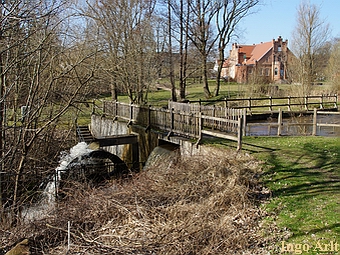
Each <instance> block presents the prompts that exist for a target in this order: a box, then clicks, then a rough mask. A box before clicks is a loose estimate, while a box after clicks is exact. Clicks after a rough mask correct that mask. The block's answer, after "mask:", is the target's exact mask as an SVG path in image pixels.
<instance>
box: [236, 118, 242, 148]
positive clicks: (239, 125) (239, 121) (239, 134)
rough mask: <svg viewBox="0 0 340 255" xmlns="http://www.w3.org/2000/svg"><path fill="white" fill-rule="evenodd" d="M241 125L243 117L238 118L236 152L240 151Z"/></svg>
mask: <svg viewBox="0 0 340 255" xmlns="http://www.w3.org/2000/svg"><path fill="white" fill-rule="evenodd" d="M242 125H243V117H242V116H241V117H239V118H238V128H237V129H238V131H237V150H238V151H240V150H242V133H243V131H242V129H243V128H242Z"/></svg>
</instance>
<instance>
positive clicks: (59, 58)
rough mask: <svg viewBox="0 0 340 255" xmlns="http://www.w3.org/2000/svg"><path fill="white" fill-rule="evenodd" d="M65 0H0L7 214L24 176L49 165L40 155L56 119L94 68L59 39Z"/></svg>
mask: <svg viewBox="0 0 340 255" xmlns="http://www.w3.org/2000/svg"><path fill="white" fill-rule="evenodd" d="M69 3H70V2H69V1H57V2H55V1H44V0H39V1H38V0H37V1H21V0H17V1H8V2H7V1H6V2H5V3H2V7H3V9H2V23H1V27H0V33H1V35H2V38H1V40H2V44H1V47H2V48H1V52H0V56H1V69H0V70H1V74H0V77H1V88H2V89H1V91H2V97H1V98H0V100H1V103H2V105H3V107H2V109H1V110H2V116H1V117H2V120H3V121H2V123H1V124H2V125H1V127H0V128H1V133H2V135H3V136H2V141H4V142H3V145H2V155H3V157H2V158H1V160H0V161H1V163H2V166H3V169H2V171H4V172H6V174H8V175H11V176H14V178H13V186H12V190H11V195H7V200H8V201H7V205H9V204H10V205H11V206H12V208H13V212H17V209H18V208H19V206H20V205H21V202H23V201H24V200H25V199H26V198H27V196H25V194H26V193H27V192H28V190H26V189H27V188H28V186H27V185H24V184H25V180H26V179H27V178H26V177H25V176H30V175H33V174H36V173H38V172H39V171H45V168H46V167H48V166H49V164H51V165H53V163H52V162H49V161H48V157H45V156H44V153H46V154H48V153H49V151H50V150H51V148H52V147H53V146H54V144H53V137H54V134H55V130H56V127H57V124H58V121H59V119H60V117H61V116H62V115H63V114H65V113H66V112H67V111H68V110H69V109H70V108H72V107H73V106H74V104H75V103H76V101H79V99H81V97H82V93H83V92H84V91H85V90H86V88H85V86H86V84H87V83H88V81H89V80H90V79H91V78H92V74H93V72H94V68H95V64H94V63H95V61H93V56H94V55H95V52H92V51H87V50H84V48H81V44H78V45H77V44H75V43H71V41H70V40H66V41H67V43H65V44H63V43H62V41H63V38H62V35H63V34H65V33H61V30H60V29H61V27H62V26H64V25H66V23H67V20H68V18H66V17H64V16H63V15H62V13H63V11H64V10H65V9H66V8H67V7H68V4H69ZM64 23H65V24H64ZM64 32H65V31H64ZM94 50H95V49H94ZM90 58H92V60H89V59H90ZM5 109H6V113H7V114H4V112H5V111H4V110H5ZM20 110H21V111H20ZM7 117H8V118H7ZM46 154H45V155H46ZM37 169H39V170H37ZM52 169H53V168H52ZM30 188H31V187H30ZM29 191H30V192H31V190H29ZM7 193H9V191H7ZM15 215H17V214H15Z"/></svg>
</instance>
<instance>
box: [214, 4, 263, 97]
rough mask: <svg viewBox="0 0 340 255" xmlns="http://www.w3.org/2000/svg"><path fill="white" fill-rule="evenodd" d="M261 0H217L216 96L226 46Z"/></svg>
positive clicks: (218, 89)
mask: <svg viewBox="0 0 340 255" xmlns="http://www.w3.org/2000/svg"><path fill="white" fill-rule="evenodd" d="M258 3H259V0H242V1H235V0H223V1H217V6H218V7H217V13H216V27H217V37H218V71H217V76H216V89H215V96H218V95H219V91H220V80H221V70H222V67H223V62H224V52H225V48H226V46H227V45H228V44H229V42H230V39H231V38H232V36H233V33H234V32H235V28H236V26H237V24H238V23H239V22H240V21H241V20H242V19H243V18H244V17H245V16H247V15H248V14H249V12H250V10H251V9H252V8H253V7H254V6H256V5H257V4H258Z"/></svg>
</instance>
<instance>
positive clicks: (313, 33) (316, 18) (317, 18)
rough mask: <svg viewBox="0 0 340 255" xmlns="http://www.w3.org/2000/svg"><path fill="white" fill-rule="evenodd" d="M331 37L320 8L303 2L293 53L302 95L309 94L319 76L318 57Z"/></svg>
mask: <svg viewBox="0 0 340 255" xmlns="http://www.w3.org/2000/svg"><path fill="white" fill-rule="evenodd" d="M329 36H330V28H329V24H328V23H326V22H325V21H324V20H323V19H321V14H320V8H319V7H318V6H316V5H315V4H311V3H310V2H309V1H302V2H301V3H300V5H299V7H298V10H297V14H296V28H295V30H294V32H293V37H292V51H293V53H294V54H295V56H296V57H297V58H298V66H297V67H296V68H295V69H296V71H297V74H296V75H297V81H298V82H299V83H301V85H302V87H301V88H302V90H301V93H302V94H308V93H309V92H310V89H311V85H312V82H313V81H314V80H315V78H316V74H317V67H318V63H317V55H318V52H319V51H320V49H322V47H323V46H324V45H325V43H326V42H327V40H328V39H329Z"/></svg>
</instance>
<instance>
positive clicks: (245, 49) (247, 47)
mask: <svg viewBox="0 0 340 255" xmlns="http://www.w3.org/2000/svg"><path fill="white" fill-rule="evenodd" d="M255 46H256V45H238V48H239V51H238V52H239V53H245V54H246V56H247V59H248V58H249V57H250V56H251V53H252V51H253V50H254V48H255Z"/></svg>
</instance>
